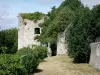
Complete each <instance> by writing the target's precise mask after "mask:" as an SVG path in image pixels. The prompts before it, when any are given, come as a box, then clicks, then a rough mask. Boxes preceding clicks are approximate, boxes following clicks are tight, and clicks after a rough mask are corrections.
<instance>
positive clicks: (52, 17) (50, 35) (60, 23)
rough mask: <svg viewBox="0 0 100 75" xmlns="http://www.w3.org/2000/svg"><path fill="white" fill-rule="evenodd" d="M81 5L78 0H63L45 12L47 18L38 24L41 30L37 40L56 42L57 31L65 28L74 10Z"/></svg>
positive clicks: (60, 31) (59, 31)
mask: <svg viewBox="0 0 100 75" xmlns="http://www.w3.org/2000/svg"><path fill="white" fill-rule="evenodd" d="M72 4H73V5H72ZM81 7H82V4H81V2H80V1H79V0H74V1H73V0H65V1H63V2H62V4H61V5H60V6H59V7H58V8H55V7H53V8H52V10H51V11H50V12H48V14H47V16H48V18H47V19H45V20H44V23H43V24H42V25H41V26H40V27H41V29H42V32H41V35H40V37H39V41H41V42H43V43H46V42H50V43H55V42H57V37H58V33H62V32H63V31H64V30H65V29H66V28H67V26H68V25H69V24H70V23H71V20H72V19H73V16H74V11H75V10H76V9H78V8H81Z"/></svg>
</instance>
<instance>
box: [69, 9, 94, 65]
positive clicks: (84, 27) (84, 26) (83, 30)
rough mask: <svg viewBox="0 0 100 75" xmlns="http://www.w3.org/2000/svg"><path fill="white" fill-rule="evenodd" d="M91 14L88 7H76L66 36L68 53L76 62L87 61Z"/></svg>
mask: <svg viewBox="0 0 100 75" xmlns="http://www.w3.org/2000/svg"><path fill="white" fill-rule="evenodd" d="M91 20H92V15H91V11H90V9H89V8H87V7H85V8H81V9H78V10H77V11H76V13H75V16H74V20H73V26H72V27H71V29H70V35H69V37H68V53H69V55H70V56H71V57H73V58H74V61H75V62H77V63H88V62H89V58H90V43H91V42H93V40H92V33H91V31H92V25H91Z"/></svg>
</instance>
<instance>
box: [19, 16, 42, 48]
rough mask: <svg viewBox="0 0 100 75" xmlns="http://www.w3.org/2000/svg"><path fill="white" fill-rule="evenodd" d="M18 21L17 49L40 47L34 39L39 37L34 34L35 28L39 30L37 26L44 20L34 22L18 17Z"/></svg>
mask: <svg viewBox="0 0 100 75" xmlns="http://www.w3.org/2000/svg"><path fill="white" fill-rule="evenodd" d="M18 19H19V27H18V29H19V30H18V49H20V48H23V47H27V46H31V45H40V42H38V41H37V40H35V39H34V38H35V37H36V36H37V35H40V34H35V28H40V27H39V24H40V23H43V21H44V19H41V20H38V21H37V22H35V21H34V20H28V19H23V18H22V17H21V16H20V15H19V17H18ZM40 33H41V29H40Z"/></svg>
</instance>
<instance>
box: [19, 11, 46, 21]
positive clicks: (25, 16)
mask: <svg viewBox="0 0 100 75" xmlns="http://www.w3.org/2000/svg"><path fill="white" fill-rule="evenodd" d="M20 16H21V17H22V18H23V19H29V20H40V19H41V18H42V17H44V16H45V14H43V13H41V12H35V13H21V14H20Z"/></svg>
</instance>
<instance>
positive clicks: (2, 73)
mask: <svg viewBox="0 0 100 75" xmlns="http://www.w3.org/2000/svg"><path fill="white" fill-rule="evenodd" d="M19 61H20V59H19V57H18V56H17V55H10V54H1V55H0V75H28V73H27V70H26V69H25V68H24V66H22V65H21V64H20V63H19Z"/></svg>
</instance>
